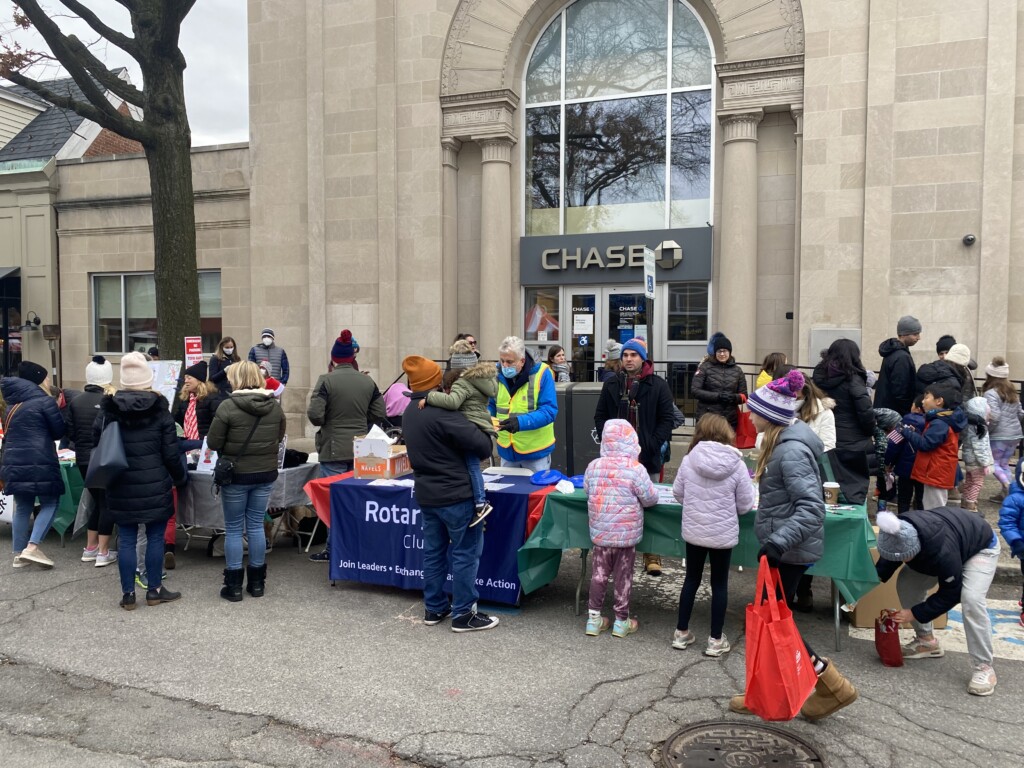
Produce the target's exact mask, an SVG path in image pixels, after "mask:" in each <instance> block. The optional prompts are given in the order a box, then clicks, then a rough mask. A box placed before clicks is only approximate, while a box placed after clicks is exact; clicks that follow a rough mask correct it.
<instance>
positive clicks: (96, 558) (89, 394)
mask: <svg viewBox="0 0 1024 768" xmlns="http://www.w3.org/2000/svg"><path fill="white" fill-rule="evenodd" d="M113 380H114V369H113V367H112V366H111V365H110V362H109V361H107V360H106V359H105V358H104V357H103V356H102V355H96V356H95V357H94V358H93V359H92V362H90V363H89V364H88V365H87V366H85V382H86V384H85V389H84V390H82V393H81V394H80V395H78V396H77V397H75V398H74V399H73V400H72V401H71V402H70V403H68V407H67V409H66V410H65V411H64V420H65V421H66V422H67V425H68V437H69V438H70V440H71V442H72V443H74V446H75V463H77V464H78V471H79V472H81V474H82V477H83V478H84V477H85V475H86V473H87V472H88V469H89V459H90V457H91V456H92V449H93V448H94V447H95V446H96V444H95V443H94V442H93V436H92V428H93V425H94V424H95V423H96V417H97V416H99V413H100V410H99V409H100V401H101V400H103V397H104V396H105V395H112V394H114V392H116V391H117V390H116V389H114V387H113V386H111V382H112V381H113ZM89 495H90V496H92V499H93V502H94V504H93V506H92V512H90V514H89V522H88V524H87V526H86V542H85V549H83V550H82V562H83V563H95V564H96V567H97V568H102V567H104V566H107V565H110V564H111V563H114V562H117V552H113V553H111V551H110V534H111V533H113V532H114V520H113V519H112V518H111V517H110V514H109V513H108V512H107V498H106V493H105V492H104V491H103V490H102V489H100V488H90V489H89Z"/></svg>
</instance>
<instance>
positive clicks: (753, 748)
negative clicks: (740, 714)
mask: <svg viewBox="0 0 1024 768" xmlns="http://www.w3.org/2000/svg"><path fill="white" fill-rule="evenodd" d="M661 764H662V766H664V768H823V766H824V765H825V761H824V759H823V758H822V756H821V755H820V754H819V753H818V750H817V749H815V748H814V747H813V746H812V745H811V744H809V743H807V742H806V741H804V740H803V739H801V738H799V737H797V736H794V735H793V734H791V733H789V732H787V731H784V730H783V729H781V728H776V727H775V726H772V725H763V724H760V723H758V724H751V725H746V724H743V723H736V722H733V721H721V722H706V723H695V724H694V725H689V726H687V727H686V728H683V729H682V730H679V731H676V732H675V733H674V734H672V736H670V737H669V739H668V741H666V742H665V746H664V747H663V748H662V752H661Z"/></svg>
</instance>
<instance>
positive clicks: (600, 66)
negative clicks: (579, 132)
mask: <svg viewBox="0 0 1024 768" xmlns="http://www.w3.org/2000/svg"><path fill="white" fill-rule="evenodd" d="M665 9H666V6H665V2H664V0H631V1H630V2H628V3H627V2H621V0H579V2H577V3H574V4H573V5H571V6H569V8H568V9H566V35H565V81H566V82H565V97H566V98H567V99H581V98H592V97H594V96H610V95H613V94H618V93H636V92H638V91H652V90H658V89H659V88H664V87H665V73H666V60H665V55H666V51H665V48H666V45H667V34H668V30H667V26H668V18H667V15H666V12H665ZM705 45H706V43H705Z"/></svg>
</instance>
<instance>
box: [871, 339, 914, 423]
mask: <svg viewBox="0 0 1024 768" xmlns="http://www.w3.org/2000/svg"><path fill="white" fill-rule="evenodd" d="M878 356H879V357H881V358H882V367H881V368H880V369H879V371H878V381H877V382H876V383H875V407H876V408H891V409H892V410H894V411H896V413H898V414H900V415H901V416H906V415H907V414H908V413H910V406H911V405H913V404H914V376H915V372H916V370H915V367H914V358H913V357H911V356H910V350H909V349H907V345H906V344H904V343H903V342H902V341H900V340H899V339H897V338H891V339H886V340H885V341H883V342H882V343H881V344H879V345H878Z"/></svg>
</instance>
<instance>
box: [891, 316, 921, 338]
mask: <svg viewBox="0 0 1024 768" xmlns="http://www.w3.org/2000/svg"><path fill="white" fill-rule="evenodd" d="M920 332H921V321H920V320H918V319H917V318H916V317H913V316H912V315H904V316H903V317H901V318H900V321H899V322H898V323H896V335H897V336H909V335H910V334H912V333H920Z"/></svg>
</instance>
